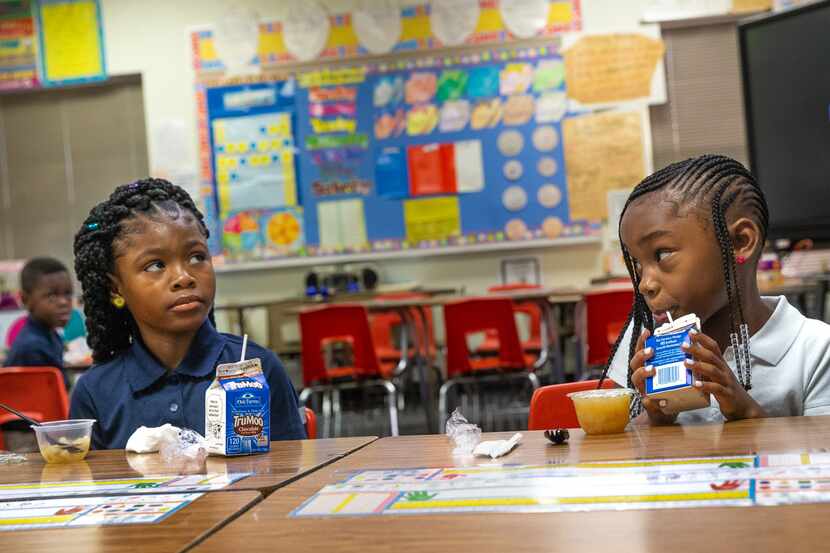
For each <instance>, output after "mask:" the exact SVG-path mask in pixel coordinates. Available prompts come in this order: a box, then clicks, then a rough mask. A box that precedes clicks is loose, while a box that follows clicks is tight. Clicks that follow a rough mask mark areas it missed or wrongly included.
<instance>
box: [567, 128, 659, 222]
mask: <svg viewBox="0 0 830 553" xmlns="http://www.w3.org/2000/svg"><path fill="white" fill-rule="evenodd" d="M562 132H563V135H564V136H563V142H564V149H565V168H566V170H567V175H568V201H569V203H570V209H571V219H572V220H580V219H581V220H589V221H597V220H600V219H602V218H604V217H606V216H607V206H608V203H607V201H606V198H607V192H608V191H609V190H617V189H623V188H631V187H632V186H634V185H635V184H637V183H638V182H639V181H640V180H642V179H643V177H644V176H645V164H644V161H643V128H642V118H641V114H640V113H638V112H607V113H598V114H591V115H582V116H579V117H570V118H567V119H565V121H564V122H563V123H562ZM597 160H602V163H598V162H597Z"/></svg>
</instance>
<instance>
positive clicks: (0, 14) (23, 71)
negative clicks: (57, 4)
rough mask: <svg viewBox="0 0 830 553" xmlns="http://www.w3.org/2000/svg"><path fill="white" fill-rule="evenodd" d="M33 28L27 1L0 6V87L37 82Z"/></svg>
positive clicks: (4, 88)
mask: <svg viewBox="0 0 830 553" xmlns="http://www.w3.org/2000/svg"><path fill="white" fill-rule="evenodd" d="M34 27H35V25H34V19H33V18H32V7H31V5H30V2H29V0H21V1H18V2H4V3H3V4H2V5H0V90H18V89H27V88H35V87H37V86H38V85H39V82H38V78H37V50H36V48H35V31H34Z"/></svg>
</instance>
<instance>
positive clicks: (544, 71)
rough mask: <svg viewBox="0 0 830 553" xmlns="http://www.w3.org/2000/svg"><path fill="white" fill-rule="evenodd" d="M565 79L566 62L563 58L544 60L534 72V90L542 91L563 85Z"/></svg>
mask: <svg viewBox="0 0 830 553" xmlns="http://www.w3.org/2000/svg"><path fill="white" fill-rule="evenodd" d="M564 80H565V64H564V63H562V60H542V61H540V62H539V63H538V64H536V71H535V72H534V73H533V92H542V91H544V90H551V89H554V88H559V87H560V86H562V81H564Z"/></svg>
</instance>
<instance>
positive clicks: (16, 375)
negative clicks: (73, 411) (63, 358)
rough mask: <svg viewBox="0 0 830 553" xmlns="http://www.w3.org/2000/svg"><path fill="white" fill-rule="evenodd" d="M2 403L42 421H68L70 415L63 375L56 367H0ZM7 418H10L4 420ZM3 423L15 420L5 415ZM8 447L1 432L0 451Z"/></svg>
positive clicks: (0, 398)
mask: <svg viewBox="0 0 830 553" xmlns="http://www.w3.org/2000/svg"><path fill="white" fill-rule="evenodd" d="M0 402H3V403H5V404H6V405H10V406H12V407H14V408H15V409H17V410H18V411H22V412H23V413H26V414H28V415H29V416H31V418H33V419H35V420H37V421H40V422H47V421H54V420H65V419H66V418H67V417H68V416H69V397H68V396H67V394H66V385H65V384H64V380H63V375H62V374H61V372H60V371H59V370H58V369H56V368H54V367H3V368H0ZM6 416H9V417H10V418H8V419H5V417H6ZM2 417H4V418H2V419H0V424H3V423H5V422H9V421H11V420H15V419H16V417H14V416H12V415H11V414H6V413H4V414H3V415H2ZM4 447H5V441H4V440H3V435H2V432H0V449H3V448H4Z"/></svg>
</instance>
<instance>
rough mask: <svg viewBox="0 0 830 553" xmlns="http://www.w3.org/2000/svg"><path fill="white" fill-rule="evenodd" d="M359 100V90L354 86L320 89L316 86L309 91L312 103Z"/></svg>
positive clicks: (309, 98)
mask: <svg viewBox="0 0 830 553" xmlns="http://www.w3.org/2000/svg"><path fill="white" fill-rule="evenodd" d="M356 99H357V89H356V88H354V87H352V86H335V87H331V88H320V87H319V86H315V87H312V88H309V89H308V100H309V101H310V102H354V101H355V100H356Z"/></svg>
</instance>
